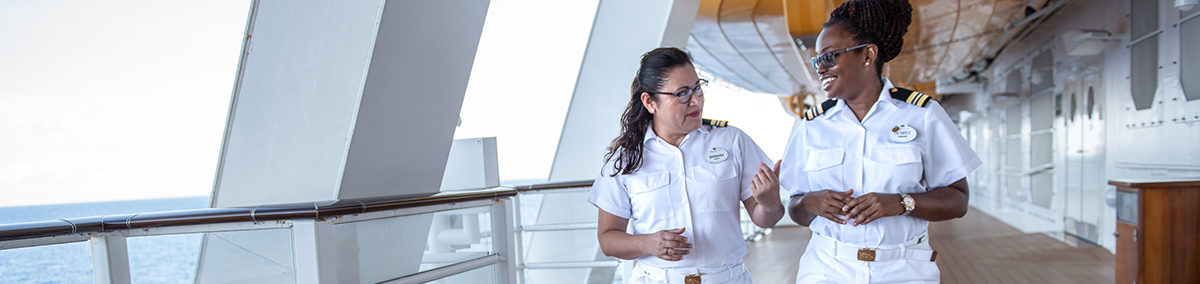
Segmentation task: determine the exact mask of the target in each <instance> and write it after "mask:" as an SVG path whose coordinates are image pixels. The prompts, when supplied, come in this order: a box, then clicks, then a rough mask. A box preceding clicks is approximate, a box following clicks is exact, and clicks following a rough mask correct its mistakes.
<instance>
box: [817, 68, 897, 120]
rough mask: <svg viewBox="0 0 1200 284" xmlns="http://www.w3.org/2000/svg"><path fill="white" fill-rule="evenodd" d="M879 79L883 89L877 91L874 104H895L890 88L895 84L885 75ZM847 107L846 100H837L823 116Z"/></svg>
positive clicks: (829, 115)
mask: <svg viewBox="0 0 1200 284" xmlns="http://www.w3.org/2000/svg"><path fill="white" fill-rule="evenodd" d="M880 80H881V81H882V83H883V90H880V91H879V98H878V99H876V100H875V105H879V103H880V102H887V103H889V104H891V105H892V106H896V103H897V101H896V99H893V98H892V92H891V90H892V88H895V85H892V81H891V80H888V78H887V77H883V78H880ZM848 108H849V107H847V106H846V102H845V101H844V100H838V101H837V105H834V106H833V108H831V109H829V110H827V111H826V113H825V115H824V116H826V117H833V115H834V114H837V113H838V112H841V111H842V110H843V109H848Z"/></svg>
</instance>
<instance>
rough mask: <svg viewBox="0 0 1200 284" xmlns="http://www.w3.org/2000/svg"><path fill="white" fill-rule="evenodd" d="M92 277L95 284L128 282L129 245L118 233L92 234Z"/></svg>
mask: <svg viewBox="0 0 1200 284" xmlns="http://www.w3.org/2000/svg"><path fill="white" fill-rule="evenodd" d="M89 242H90V244H91V246H92V279H93V280H94V283H96V284H129V283H130V281H131V280H130V277H129V247H128V246H127V245H126V244H125V236H122V235H121V234H118V233H107V234H93V235H92V238H91V240H90V241H89Z"/></svg>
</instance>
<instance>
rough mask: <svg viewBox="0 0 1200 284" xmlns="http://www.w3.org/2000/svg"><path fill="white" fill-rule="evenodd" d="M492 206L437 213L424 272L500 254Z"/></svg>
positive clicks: (423, 263) (430, 236)
mask: <svg viewBox="0 0 1200 284" xmlns="http://www.w3.org/2000/svg"><path fill="white" fill-rule="evenodd" d="M491 209H492V207H491V206H485V207H473V208H464V209H458V210H452V211H444V212H438V213H434V217H433V219H432V220H431V221H432V222H430V226H429V227H430V230H429V238H428V240H427V242H428V245H427V246H426V250H425V256H424V258H422V260H421V271H426V270H430V269H434V268H438V267H443V266H447V265H451V264H455V263H459V262H463V261H467V260H472V259H475V258H479V257H483V256H486V255H489V254H494V253H497V252H496V250H495V246H493V242H494V240H495V239H494V238H493V236H492V210H491Z"/></svg>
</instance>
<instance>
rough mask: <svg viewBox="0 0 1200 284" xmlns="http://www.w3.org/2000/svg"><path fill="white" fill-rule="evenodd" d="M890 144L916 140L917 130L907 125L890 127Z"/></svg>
mask: <svg viewBox="0 0 1200 284" xmlns="http://www.w3.org/2000/svg"><path fill="white" fill-rule="evenodd" d="M891 137H892V142H897V143H907V142H910V141H913V139H917V130H916V129H914V128H912V127H911V126H908V125H903V124H901V125H900V126H896V127H892V133H891Z"/></svg>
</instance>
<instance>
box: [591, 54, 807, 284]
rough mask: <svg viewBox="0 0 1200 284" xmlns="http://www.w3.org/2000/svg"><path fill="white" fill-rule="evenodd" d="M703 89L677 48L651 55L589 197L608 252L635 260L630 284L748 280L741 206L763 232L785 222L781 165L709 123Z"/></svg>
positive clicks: (738, 134)
mask: <svg viewBox="0 0 1200 284" xmlns="http://www.w3.org/2000/svg"><path fill="white" fill-rule="evenodd" d="M705 83H707V81H705V80H703V79H699V78H698V77H697V76H696V71H695V68H694V67H693V66H692V63H691V58H690V56H688V54H687V53H684V52H683V51H680V50H679V49H675V48H658V49H655V50H652V51H650V52H647V53H646V54H644V55H643V56H642V60H641V67H640V68H639V69H638V73H637V76H636V78H634V81H633V86H632V88H631V92H630V94H631V97H630V100H629V104H628V106H627V107H626V108H625V113H624V114H623V115H622V117H621V134H620V136H618V137H617V138H616V139H614V140H613V142H612V144H611V145H610V146H609V147H608V154H606V155H605V164H604V167H603V168H601V173H600V176H599V177H597V178H596V182H595V184H594V185H593V186H592V190H591V194H590V195H589V196H588V202H591V203H592V204H594V205H596V207H597V208H599V225H598V226H599V228H598V230H597V237H598V238H599V241H600V248H601V249H602V250H603V251H604V254H605V255H608V256H613V257H617V258H621V259H636V260H637V265H636V266H635V267H634V268H633V274H632V275H630V276H629V277H630V281H631V282H632V283H706V284H707V283H751V280H750V275H749V273H747V270H746V268H745V266H744V265H742V257H743V256H745V255H746V244H745V242H744V241H743V239H742V230H741V220H740V219H741V214H740V213H739V207H738V202H741V203H742V204H743V205H745V206H746V209H747V210H748V211H749V212H750V219H751V220H753V221H754V223H755V224H757V225H758V226H759V227H764V228H771V227H774V226H775V223H777V222H778V221H779V220H780V219H782V218H783V214H784V212H785V210H784V208H783V204H782V202H781V201H780V198H779V182H778V179H777V178H776V175H777V172H776V171H777V169H778V167H776V169H775V170H772V169H771V168H770V166H768V163H770V162H771V160H770V159H769V158H767V155H766V154H765V153H763V151H762V150H761V149H759V147H758V145H757V144H755V143H754V141H753V140H750V137H749V136H746V134H745V133H743V132H742V131H741V130H739V129H737V128H735V127H714V126H712V125H702V120H701V118H700V115H701V113H702V112H703V110H704V90H703V89H702V87H703V86H704V84H705ZM630 222H632V226H629V224H630ZM626 228H630V230H629V231H626ZM697 281H699V282H697Z"/></svg>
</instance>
